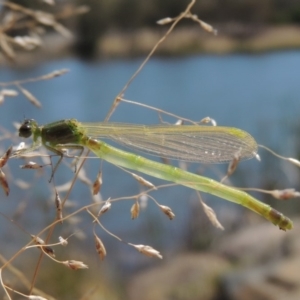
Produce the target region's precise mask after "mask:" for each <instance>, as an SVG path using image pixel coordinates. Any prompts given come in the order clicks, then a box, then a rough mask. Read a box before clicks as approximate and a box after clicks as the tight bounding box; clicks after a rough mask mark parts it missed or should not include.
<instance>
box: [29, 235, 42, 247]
mask: <svg viewBox="0 0 300 300" xmlns="http://www.w3.org/2000/svg"><path fill="white" fill-rule="evenodd" d="M31 237H32V239H33V240H34V242H35V244H36V245H45V242H44V240H43V239H41V238H40V237H38V236H36V235H33V234H32V235H31Z"/></svg>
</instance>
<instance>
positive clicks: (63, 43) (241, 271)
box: [0, 0, 300, 300]
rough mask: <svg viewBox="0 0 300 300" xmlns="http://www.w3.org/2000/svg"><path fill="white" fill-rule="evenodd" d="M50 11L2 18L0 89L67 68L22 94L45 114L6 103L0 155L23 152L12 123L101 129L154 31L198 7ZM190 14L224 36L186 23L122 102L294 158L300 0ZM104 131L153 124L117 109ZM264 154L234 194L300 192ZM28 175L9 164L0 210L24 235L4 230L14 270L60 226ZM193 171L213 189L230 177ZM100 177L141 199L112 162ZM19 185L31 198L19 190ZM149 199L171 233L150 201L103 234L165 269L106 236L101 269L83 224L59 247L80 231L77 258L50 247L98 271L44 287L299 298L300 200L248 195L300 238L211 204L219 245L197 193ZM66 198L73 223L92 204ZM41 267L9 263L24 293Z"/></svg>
mask: <svg viewBox="0 0 300 300" xmlns="http://www.w3.org/2000/svg"><path fill="white" fill-rule="evenodd" d="M47 2H48V1H44V2H43V1H40V2H39V1H29V0H28V1H15V3H16V6H14V5H12V4H7V3H8V2H4V3H6V5H5V4H2V6H1V20H0V24H1V30H2V32H3V34H2V35H1V36H0V48H1V51H2V53H0V83H6V82H11V81H15V80H20V79H26V78H35V77H39V76H41V75H44V74H47V73H50V72H52V71H54V70H58V69H68V70H70V72H69V73H67V74H66V75H64V76H62V77H58V78H56V79H53V80H49V81H41V82H37V83H36V82H35V83H29V84H26V85H24V87H25V88H26V89H28V90H29V91H30V92H31V93H32V94H33V95H34V96H35V97H36V98H37V99H38V100H39V101H40V102H41V104H42V107H41V108H37V107H35V106H33V105H31V104H30V103H29V102H28V101H27V100H26V98H25V97H24V96H22V95H19V96H18V97H15V98H8V97H6V98H5V101H4V102H3V103H2V106H1V109H0V120H1V130H2V139H1V150H2V151H1V152H2V153H3V152H4V151H5V150H6V148H7V147H8V146H9V145H11V144H13V145H17V144H18V143H19V142H20V141H21V140H20V139H19V138H17V133H16V129H15V128H14V126H13V122H21V121H22V120H23V119H24V117H25V118H34V119H36V120H37V121H38V122H39V123H40V124H46V123H50V122H52V121H56V120H59V119H66V118H76V119H78V120H80V121H91V122H96V121H102V120H103V119H104V118H105V116H106V114H107V113H108V110H109V108H110V106H111V104H112V102H113V100H114V98H115V97H116V95H117V94H118V93H119V92H120V91H121V89H122V87H123V86H124V85H125V83H126V82H127V81H128V79H129V78H130V77H131V75H132V74H133V73H134V72H135V70H136V69H137V68H138V67H139V66H140V64H141V63H142V61H143V58H144V57H145V55H146V54H148V53H149V51H150V50H151V48H152V47H153V46H154V44H155V43H156V42H157V41H158V39H159V38H160V37H161V36H162V35H163V34H164V33H165V32H166V30H167V28H168V25H167V26H158V25H157V24H156V21H157V20H159V19H162V18H165V17H176V16H177V15H178V14H180V12H182V11H184V10H185V7H186V6H187V4H188V3H189V2H188V1H156V0H151V1H138V0H127V1H125V0H114V1H112V0H110V1H108V0H106V1H104V0H102V1H99V0H98V1H96V0H95V1H93V0H86V1H84V0H82V1H77V2H76V3H75V2H74V1H56V4H55V5H54V6H51V5H49V4H47ZM49 2H50V1H49ZM50 3H51V2H50ZM19 5H22V6H19ZM83 5H84V6H83ZM20 7H21V8H20ZM24 7H26V9H25V8H24ZM36 10H38V11H39V14H37V11H36ZM41 11H43V14H41V13H40V12H41ZM30 12H33V13H30ZM192 13H194V14H197V15H198V17H199V18H200V19H201V20H204V21H205V22H208V23H210V24H211V25H213V26H214V27H215V28H216V29H217V30H218V35H217V36H214V35H211V34H209V33H207V32H205V31H203V30H202V29H201V28H200V26H199V25H198V24H196V23H193V22H192V21H191V20H183V22H182V23H180V24H179V25H178V27H177V28H175V30H174V31H173V32H172V34H171V35H170V36H169V37H168V38H167V40H166V42H165V43H163V44H162V46H161V47H159V48H158V50H157V52H156V53H155V55H154V56H153V57H152V59H151V60H150V61H149V62H148V64H147V65H146V67H145V68H144V69H143V70H142V72H141V73H140V74H139V75H138V76H137V78H136V79H135V80H134V81H133V83H132V84H131V85H130V87H129V89H128V90H127V91H126V93H125V95H124V98H126V99H130V100H134V101H138V102H141V103H144V104H147V105H151V106H155V107H158V108H161V109H163V110H165V111H168V112H171V113H174V114H177V115H181V116H183V117H185V118H189V119H192V120H200V119H202V118H203V117H206V116H210V117H212V118H214V119H215V120H216V121H217V123H218V124H219V125H224V126H233V127H238V128H241V129H244V130H246V131H248V132H249V133H251V134H252V135H253V136H254V137H255V139H256V140H257V141H258V143H259V144H263V145H266V146H268V147H270V148H272V149H273V150H274V151H276V152H278V153H280V154H282V155H285V156H289V157H295V158H299V156H300V155H299V152H300V144H299V138H298V132H299V127H300V124H299V117H298V114H299V108H300V101H299V95H300V85H299V78H300V68H299V66H300V51H299V48H298V47H300V26H299V22H300V3H299V1H296V0H295V1H292V0H290V1H283V0H280V1H267V0H266V1H237V0H230V1H229V0H228V1H205V0H203V1H201V0H198V1H197V2H196V4H195V5H194V7H193V8H192ZM51 16H52V17H51ZM16 24H17V25H18V26H16ZM19 24H21V25H19ZM22 36H29V37H31V38H32V39H34V42H35V43H36V44H37V45H36V46H38V47H36V46H32V50H30V51H29V49H28V44H26V41H25V42H24V41H23V46H22V43H21V42H20V41H19V40H18V39H17V38H16V37H22ZM16 41H17V42H18V41H19V42H18V43H17V42H16ZM24 43H25V46H24ZM27 43H28V40H27ZM31 44H34V43H33V42H31ZM26 47H27V48H26ZM10 88H13V87H10ZM165 120H166V121H169V122H174V121H175V120H174V119H169V118H165ZM111 121H118V122H131V123H143V124H157V123H158V122H159V121H160V120H159V117H158V115H157V113H155V112H153V111H150V110H147V109H145V108H141V107H137V106H133V105H129V104H124V103H123V104H120V106H119V107H118V108H117V110H116V111H115V113H114V114H113V116H112V118H111ZM7 132H11V133H13V135H12V136H11V135H7ZM259 154H260V156H261V158H262V161H261V162H258V161H256V160H251V161H246V162H243V163H241V164H240V165H239V167H238V170H237V171H236V173H235V174H234V175H233V176H232V178H230V181H229V182H228V183H229V184H232V185H235V186H243V187H246V186H247V187H257V188H262V189H284V188H288V187H292V188H296V189H297V188H298V189H299V188H300V187H299V175H300V174H299V169H297V168H296V167H295V166H293V165H290V164H289V163H287V162H283V161H280V160H279V159H276V158H274V157H273V156H271V155H270V154H269V153H267V152H265V151H264V150H260V151H259ZM154 159H156V158H154ZM36 161H38V162H40V161H39V160H38V159H36ZM173 163H174V164H177V162H173ZM20 164H23V161H22V160H20V159H18V160H10V161H9V165H8V166H7V167H6V169H5V171H6V173H7V174H8V180H9V184H10V187H11V192H10V195H9V197H8V198H7V197H5V196H4V195H3V194H2V195H1V200H2V201H1V209H0V211H1V213H3V214H5V215H6V216H8V217H9V218H11V219H13V220H15V221H16V222H17V223H18V224H20V226H21V228H23V229H24V230H25V231H26V232H27V233H26V232H25V231H22V230H21V229H20V228H18V227H16V226H15V225H14V223H13V222H11V221H8V220H7V219H5V218H4V217H3V218H0V224H1V226H0V228H2V229H0V233H1V239H2V242H1V247H0V249H1V254H2V255H4V256H5V257H6V258H8V257H10V256H11V253H13V252H15V251H17V250H18V249H19V248H20V247H21V246H23V245H24V244H25V243H27V242H28V240H29V239H30V236H29V234H28V232H29V233H31V234H37V233H38V232H39V231H40V230H42V229H43V228H44V227H46V226H47V225H48V224H50V223H51V222H52V221H53V219H54V218H55V208H54V196H53V185H52V184H49V183H48V179H49V176H50V168H49V169H47V168H45V169H43V170H42V173H41V174H42V175H43V176H38V175H37V174H38V172H36V171H33V170H21V169H20V168H19V165H20ZM85 166H86V171H87V176H88V177H89V178H90V179H91V180H94V178H95V176H96V174H97V172H98V170H99V167H100V162H99V160H89V161H88V162H87V163H86V165H85ZM188 168H189V170H191V171H193V172H200V173H201V174H204V175H206V176H211V177H214V178H215V179H217V180H220V179H221V178H222V176H223V174H225V172H226V169H227V166H199V165H196V166H191V165H189V166H188ZM102 171H103V180H104V183H103V187H102V189H101V197H102V199H104V200H106V199H107V198H109V197H112V198H115V197H120V196H129V195H134V194H137V193H139V192H140V191H141V190H142V188H141V187H140V186H139V184H138V183H137V182H136V181H134V180H133V179H132V177H131V176H128V175H126V174H125V173H124V172H122V171H121V170H119V169H117V168H115V167H113V166H111V165H109V164H108V163H105V162H104V163H103V165H102ZM72 176H73V173H72V171H70V170H69V169H68V168H65V167H63V166H61V167H60V168H59V170H58V171H57V173H56V174H55V177H56V178H55V179H56V181H55V183H56V185H57V186H60V185H61V184H64V183H66V182H68V181H69V180H70V179H71V178H72ZM145 178H147V177H146V176H145ZM147 179H149V180H150V181H151V182H152V183H154V184H157V185H158V184H161V182H160V181H159V180H156V179H153V178H147ZM20 182H23V183H24V182H26V183H32V185H31V186H30V188H28V189H27V190H25V192H24V189H22V188H21V187H22V184H20ZM151 195H152V196H154V197H155V199H156V200H157V201H158V202H159V203H161V204H164V205H168V206H170V207H171V208H172V210H173V211H174V213H175V215H176V218H175V219H174V220H173V221H172V222H170V221H169V219H168V218H167V217H166V216H165V215H163V214H161V212H160V211H159V210H158V208H157V207H156V206H155V205H153V203H152V202H151V201H149V202H148V203H147V207H146V209H145V210H142V211H141V214H140V216H139V218H138V219H136V220H134V221H132V220H131V217H130V208H131V206H132V204H133V201H127V202H125V201H124V202H118V203H116V204H114V205H113V207H112V209H111V210H110V211H109V212H108V213H107V214H105V215H104V216H103V218H102V222H103V224H104V225H105V226H106V227H107V228H108V229H109V230H111V231H112V232H114V233H115V234H117V235H118V236H120V237H122V238H123V239H124V240H126V241H128V242H131V243H135V244H145V245H151V246H153V247H154V248H155V249H158V250H159V251H160V252H161V253H162V255H163V256H164V260H163V261H157V260H155V259H153V258H152V259H150V258H147V257H144V256H141V255H140V254H139V253H137V252H136V251H134V249H132V248H131V247H128V246H127V245H124V244H122V243H119V242H118V241H117V240H115V239H113V238H111V237H110V236H108V235H106V234H105V233H104V232H103V231H101V230H97V232H98V234H99V236H101V239H102V240H103V242H104V244H105V246H106V248H107V252H108V256H107V257H106V259H105V261H104V262H100V261H99V258H98V255H97V253H96V252H95V249H94V244H93V240H92V225H91V219H90V217H89V216H87V215H86V214H85V213H82V214H80V215H78V217H77V218H74V219H72V220H70V222H65V223H64V224H63V225H61V226H58V227H57V228H56V230H55V234H54V236H53V240H54V239H56V238H57V237H58V236H59V235H62V236H64V237H66V236H68V235H69V234H71V233H73V232H75V233H76V236H75V237H74V238H71V239H70V245H69V246H68V247H67V248H68V249H65V248H64V249H60V248H59V247H58V248H56V256H57V257H58V259H60V260H66V259H77V260H82V261H84V262H85V263H87V264H88V265H89V267H90V268H89V270H79V271H76V272H72V271H70V270H68V269H65V268H64V267H62V266H61V265H57V264H55V263H53V262H51V261H49V260H48V259H45V260H44V262H43V264H42V267H41V270H40V273H39V275H38V280H37V284H36V286H37V287H39V288H40V289H41V290H43V291H45V292H47V293H49V294H51V295H53V296H54V297H56V298H57V299H102V298H103V299H124V298H125V299H204V300H206V299H239V300H242V299H258V298H259V299H299V297H300V295H299V284H300V278H299V275H298V271H297V270H298V269H299V266H300V257H299V255H298V252H299V251H297V250H299V245H298V240H297V235H298V232H299V221H297V215H298V210H299V204H298V201H297V199H296V200H291V201H290V202H279V201H278V200H277V201H275V200H272V199H271V198H270V197H269V196H267V195H265V194H258V193H254V195H255V196H257V197H258V198H259V199H261V200H262V201H264V202H267V203H270V204H271V205H272V206H273V207H275V208H276V209H278V210H279V211H282V212H284V213H286V214H287V215H288V216H290V217H292V218H293V220H294V221H295V229H294V230H293V231H291V232H283V231H279V230H278V228H276V227H275V226H274V225H272V224H269V223H268V222H267V221H265V220H264V219H262V218H260V217H259V216H256V215H255V214H254V213H252V212H249V211H247V210H246V209H244V208H242V207H239V206H238V205H234V204H230V203H227V202H226V201H224V200H221V199H217V198H215V197H213V196H211V195H206V194H203V195H202V196H203V199H204V200H205V202H206V203H207V204H208V205H210V206H211V207H212V208H213V209H214V210H215V211H216V213H217V216H218V219H219V221H220V222H221V223H222V224H223V226H224V227H225V231H220V230H219V229H216V228H214V227H213V225H212V224H211V223H210V222H209V220H208V218H207V216H206V215H205V214H204V212H203V211H202V208H201V205H200V204H199V200H198V199H197V195H196V193H195V192H194V191H193V190H190V189H187V188H183V187H172V188H167V189H161V190H158V191H157V192H155V193H152V194H151ZM62 196H63V193H62ZM69 198H70V201H69V204H70V205H69V207H68V208H66V212H65V213H67V212H68V213H70V212H71V211H72V210H74V209H77V208H78V207H81V206H84V205H87V204H89V203H91V201H92V199H91V196H90V192H89V187H87V186H86V185H84V184H82V183H81V182H80V181H78V182H77V184H76V185H75V187H74V188H73V190H72V193H71V195H70V197H69ZM71 204H72V205H75V206H76V207H75V208H74V207H72V206H71ZM71 221H72V222H71ZM38 255H39V252H38V250H31V252H29V251H28V252H25V253H24V254H22V256H20V259H18V260H17V261H16V263H15V266H17V267H18V268H20V269H21V270H22V271H23V272H24V273H25V274H27V273H29V275H28V278H29V279H30V278H31V277H32V276H33V273H32V274H31V273H30V272H31V270H32V269H33V268H34V267H35V265H36V263H37V262H36V261H37V257H38ZM29 265H30V267H29ZM7 273H9V272H7ZM5 279H6V280H8V279H9V280H10V284H11V285H12V286H14V287H15V288H17V287H18V284H19V278H18V277H15V276H11V275H9V274H8V275H7V278H5ZM49 282H51V284H49ZM19 288H21V287H19Z"/></svg>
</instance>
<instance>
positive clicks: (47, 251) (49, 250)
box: [42, 246, 55, 257]
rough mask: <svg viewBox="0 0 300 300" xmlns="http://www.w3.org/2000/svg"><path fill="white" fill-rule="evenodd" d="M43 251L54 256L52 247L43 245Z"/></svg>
mask: <svg viewBox="0 0 300 300" xmlns="http://www.w3.org/2000/svg"><path fill="white" fill-rule="evenodd" d="M42 249H43V251H44V252H45V253H47V254H48V255H50V256H52V257H55V253H54V250H53V248H51V247H49V246H43V247H42Z"/></svg>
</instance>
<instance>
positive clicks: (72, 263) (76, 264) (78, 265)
mask: <svg viewBox="0 0 300 300" xmlns="http://www.w3.org/2000/svg"><path fill="white" fill-rule="evenodd" d="M62 264H63V265H65V266H66V267H68V268H70V269H72V270H78V269H88V268H89V267H88V266H87V265H85V264H84V263H83V262H81V261H78V260H66V261H63V262H62Z"/></svg>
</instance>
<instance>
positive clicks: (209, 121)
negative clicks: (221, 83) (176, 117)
mask: <svg viewBox="0 0 300 300" xmlns="http://www.w3.org/2000/svg"><path fill="white" fill-rule="evenodd" d="M200 123H204V124H208V123H211V125H212V126H217V122H216V120H214V119H212V118H210V117H205V118H203V119H202V120H200Z"/></svg>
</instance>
